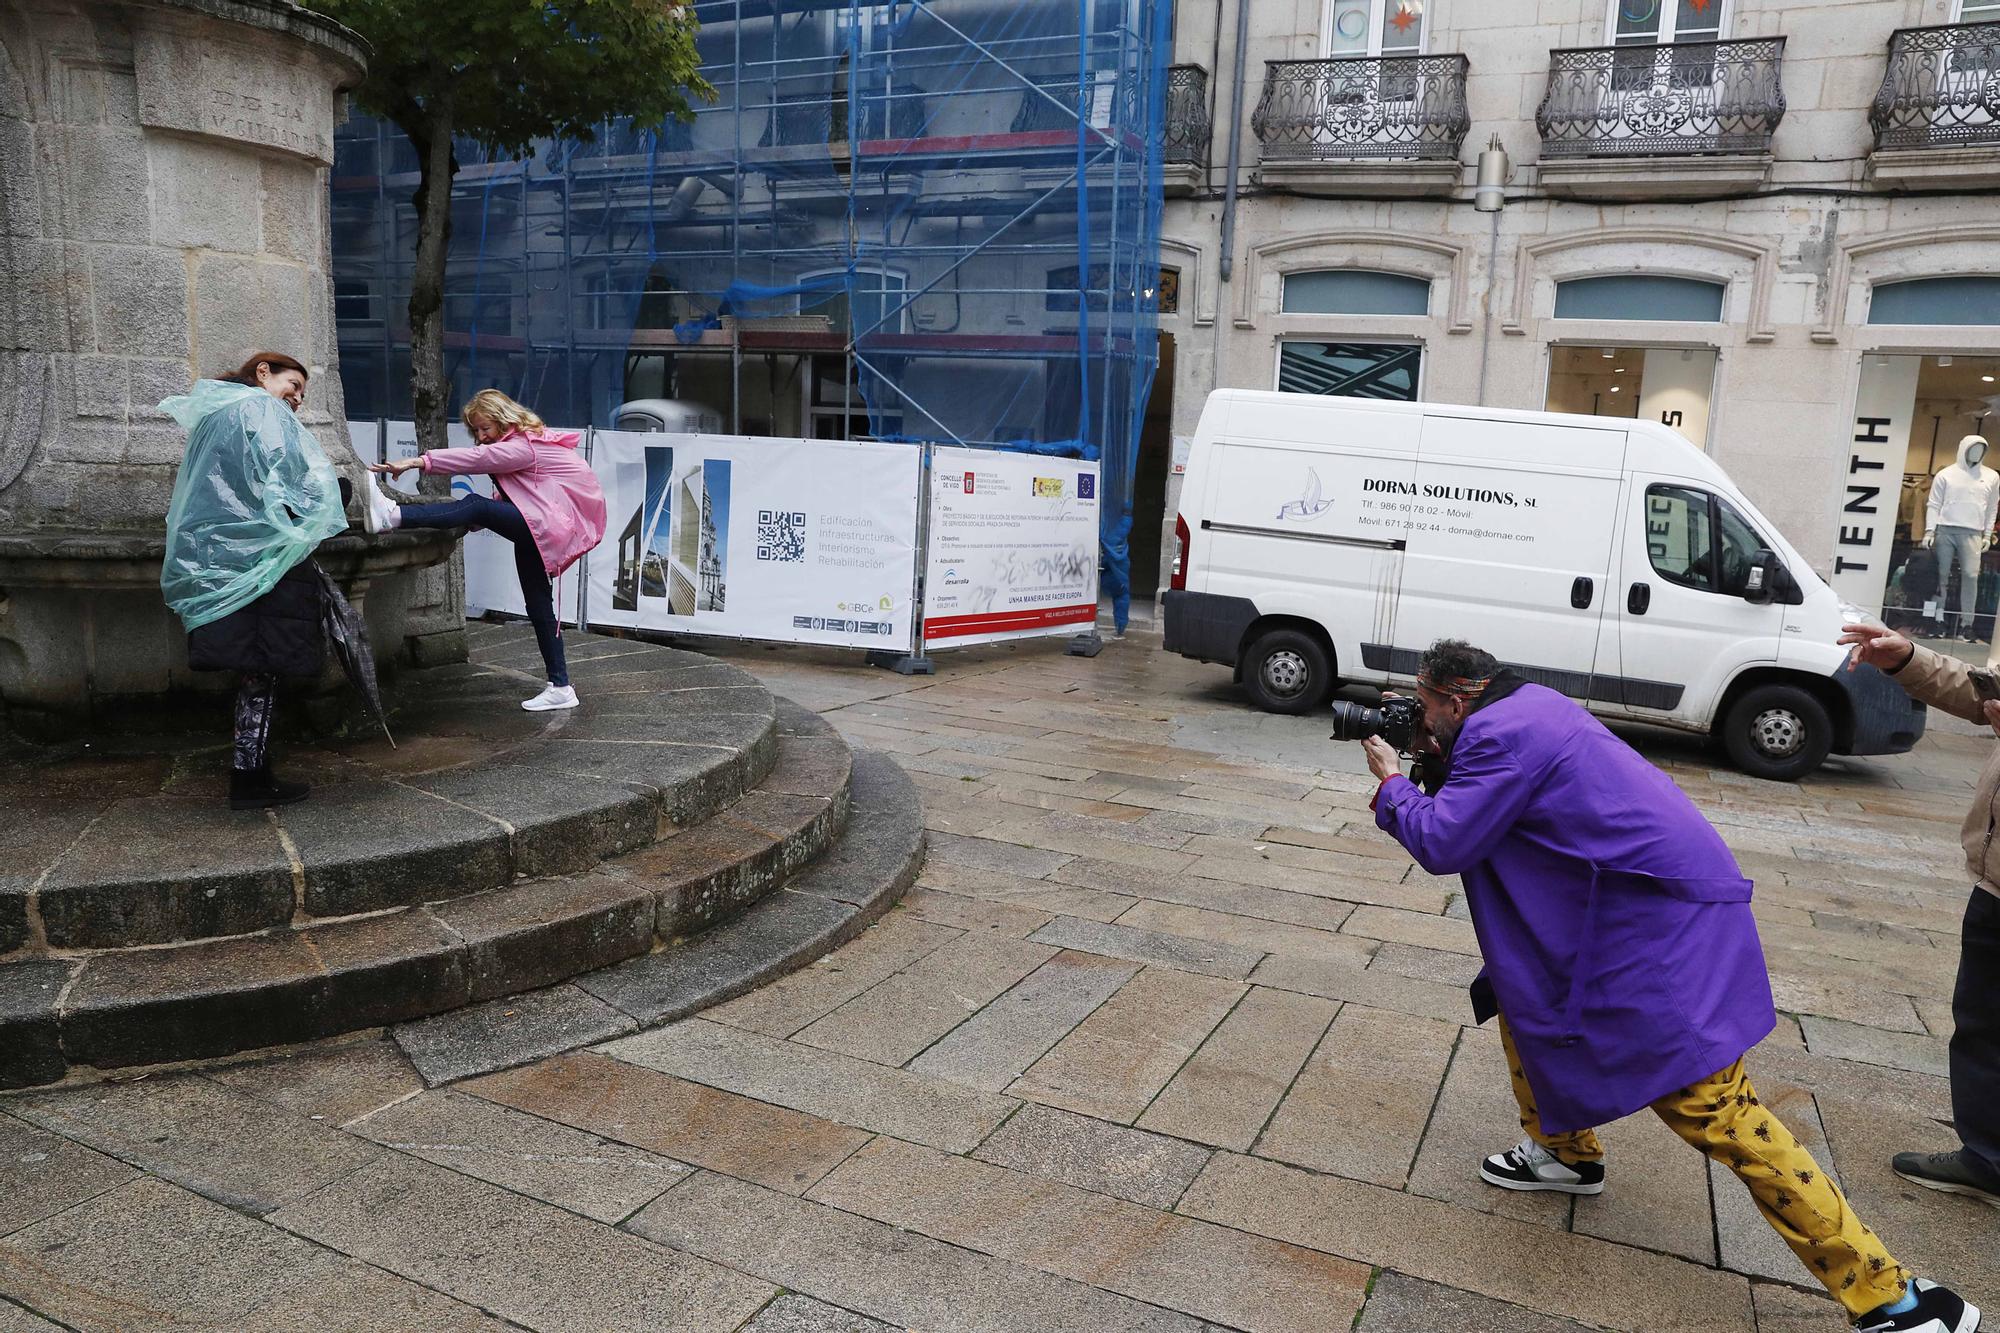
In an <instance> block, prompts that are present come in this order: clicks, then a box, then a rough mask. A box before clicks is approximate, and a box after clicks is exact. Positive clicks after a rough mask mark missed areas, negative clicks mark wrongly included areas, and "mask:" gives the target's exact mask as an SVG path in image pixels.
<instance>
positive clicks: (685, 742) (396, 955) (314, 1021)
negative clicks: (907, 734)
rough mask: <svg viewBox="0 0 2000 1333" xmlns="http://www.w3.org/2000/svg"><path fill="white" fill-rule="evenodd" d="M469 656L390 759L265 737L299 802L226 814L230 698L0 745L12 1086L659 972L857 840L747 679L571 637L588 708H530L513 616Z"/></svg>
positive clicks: (411, 692)
mask: <svg viewBox="0 0 2000 1333" xmlns="http://www.w3.org/2000/svg"><path fill="white" fill-rule="evenodd" d="M469 638H470V641H471V644H472V660H471V661H470V662H468V663H465V664H462V665H456V666H449V667H440V668H435V669H432V670H427V671H415V672H405V673H403V674H402V676H401V677H399V678H398V680H397V681H396V682H395V684H394V686H393V688H392V689H391V691H390V694H389V699H390V707H391V717H390V725H391V727H392V728H393V729H394V731H395V734H396V739H397V747H396V748H394V749H392V748H391V747H390V746H389V744H388V742H387V741H386V740H385V739H384V738H383V737H382V735H381V732H380V729H379V728H375V727H374V726H373V725H372V723H359V722H357V723H356V724H355V725H354V726H353V727H351V728H350V734H348V735H345V736H343V737H340V738H336V739H328V740H324V741H321V742H318V743H313V744H306V743H294V744H286V743H285V742H286V739H287V737H286V735H285V728H283V727H282V726H281V728H280V735H279V738H278V742H277V745H276V747H275V750H274V753H275V756H276V762H277V766H278V768H279V771H280V772H282V773H284V774H286V775H287V776H296V777H299V778H303V779H304V780H307V781H310V782H311V783H313V785H314V790H313V793H312V796H311V798H310V799H309V800H307V801H305V802H302V803H300V804H298V805H294V806H288V807H284V808H281V809H277V810H271V811H260V812H233V811H231V810H230V809H229V808H228V806H227V802H226V800H225V799H224V795H225V792H226V788H227V773H226V768H227V764H228V750H227V747H226V744H225V743H224V741H225V736H224V734H223V727H224V724H225V721H226V718H225V716H224V712H223V709H222V708H221V706H218V708H217V715H216V730H215V733H214V734H213V735H206V736H201V737H197V738H194V739H187V738H182V739H180V740H179V741H173V740H162V739H159V738H152V737H147V738H139V739H134V740H131V741H128V742H125V743H123V744H121V745H119V746H116V747H111V748H109V749H107V748H106V747H102V746H99V747H92V748H88V749H86V748H83V747H69V748H61V747H52V748H33V747H28V746H25V745H16V746H15V747H14V748H12V749H11V750H9V751H7V752H6V753H5V754H4V755H0V809H5V810H6V811H7V815H8V817H7V818H6V819H5V820H0V1052H8V1051H11V1052H12V1054H11V1055H10V1054H5V1053H0V1087H4V1086H10V1085H20V1084H22V1083H40V1082H47V1081H50V1080H51V1079H53V1078H60V1077H62V1076H63V1075H64V1073H65V1072H66V1071H67V1070H68V1069H69V1068H70V1067H71V1066H77V1065H85V1066H92V1067H96V1068H114V1067H121V1066H126V1065H131V1064H140V1063H153V1062H158V1061H164V1060H181V1059H191V1058H201V1057H206V1056H212V1055H222V1054H228V1053H232V1052H235V1051H239V1050H244V1049H249V1048H251V1047H257V1046H265V1045H272V1044H278V1043H284V1042H293V1041H300V1040H307V1039H311V1038H314V1037H318V1036H323V1035H327V1034H330V1033H334V1032H340V1031H346V1030H351V1029H354V1028H359V1027H372V1026H378V1025H381V1024H384V1023H395V1022H402V1021H406V1020H411V1019H416V1018H420V1017H423V1016H425V1015H431V1014H437V1013H440V1012H442V1011H445V1010H449V1009H453V1008H456V1007H459V1006H463V1005H466V1004H470V1003H474V1002H477V1001H482V1000H487V999H491V998H493V997H496V996H501V995H507V994H511V993H513V992H516V991H520V990H524V989H528V988H531V987H538V986H547V985H549V984H551V983H553V982H556V981H560V980H563V979H565V978H567V977H571V976H575V975H577V974H579V973H582V972H585V971H588V970H590V969H594V968H603V967H606V966H608V965H610V964H612V963H616V962H618V961H620V960H624V959H635V958H637V957H638V956H640V955H648V954H654V953H656V952H657V951H658V950H659V949H660V948H661V947H662V946H670V945H673V944H675V943H676V942H678V941H680V940H682V939H683V938H685V937H687V936H689V935H691V934H693V933H694V932H696V931H699V930H701V929H703V928H705V927H707V926H710V925H713V924H715V923H717V922H719V921H722V920H724V919H726V918H728V917H730V916H732V915H734V914H736V913H738V912H740V911H742V910H743V909H744V908H745V907H747V906H749V905H750V904H752V903H754V902H756V901H757V900H758V899H759V898H762V897H764V896H765V895H767V894H769V893H770V892H771V891H772V890H774V889H776V888H778V887H780V886H781V885H783V884H784V883H785V882H786V880H787V879H788V878H789V877H794V876H797V875H799V874H800V872H802V871H804V870H806V869H807V868H808V867H810V866H813V865H814V863H816V862H820V861H821V860H822V858H824V857H825V854H827V853H828V852H829V850H830V849H832V848H833V847H834V844H835V842H836V841H837V840H839V839H840V838H841V836H842V834H843V832H844V831H845V829H846V825H847V818H848V808H849V794H850V788H851V786H852V785H853V783H854V781H855V778H854V767H855V766H854V757H853V756H852V755H851V754H850V752H849V751H848V748H847V746H846V745H845V743H844V742H842V741H841V740H840V739H839V737H838V736H837V735H835V734H834V733H833V732H832V730H831V728H830V727H828V726H827V725H826V724H825V723H824V722H822V721H821V720H820V719H819V718H817V717H816V716H815V715H813V714H811V713H808V712H805V711H804V710H800V709H796V708H795V707H793V706H792V705H789V704H786V703H784V701H782V700H778V699H775V698H774V697H773V696H772V695H771V694H770V692H769V691H767V690H765V689H764V688H763V687H762V686H761V685H759V684H758V683H757V682H756V681H755V680H754V679H752V678H751V677H750V676H748V675H747V674H745V673H744V672H742V671H739V670H737V669H736V668H734V667H730V666H726V665H723V664H721V663H717V662H715V661H712V660H711V659H708V658H705V657H701V656H699V655H697V654H694V653H689V652H683V651H679V650H676V649H671V648H665V647H661V646H658V645H653V644H646V643H641V642H637V641H631V640H621V639H610V638H603V637H598V636H590V635H575V636H573V637H572V638H571V640H570V645H569V647H570V654H569V656H570V669H571V676H572V679H573V680H574V682H575V684H576V686H577V689H578V692H579V693H580V694H581V695H582V696H583V698H584V700H585V703H584V706H583V707H581V708H578V709H575V710H572V711H568V712H558V713H543V714H533V713H528V712H525V711H523V710H522V709H521V708H520V707H519V702H520V700H521V699H523V698H525V697H527V696H528V695H530V694H532V693H533V692H534V691H535V690H536V688H538V687H539V685H540V683H541V681H540V669H539V668H540V659H539V656H538V654H537V653H536V650H535V646H534V640H533V637H532V635H531V634H530V633H529V632H528V631H527V629H526V627H524V626H473V627H471V629H470V634H469ZM891 767H893V766H891ZM895 776H896V777H897V778H900V776H901V775H900V774H896V775H895ZM904 781H905V782H906V781H907V780H906V779H905V780H904ZM912 804H913V803H912ZM914 839H915V841H913V842H912V843H911V848H912V850H911V851H908V852H906V853H905V854H904V860H909V859H911V857H913V856H915V855H920V845H921V830H920V829H917V830H915V831H914ZM905 840H906V841H907V840H908V838H907V837H906V838H905ZM827 859H831V860H837V859H838V858H827ZM904 882H907V881H906V880H905V881H904ZM850 896H852V895H850ZM885 905H886V904H885ZM639 961H643V962H647V963H652V962H654V959H652V958H643V959H639ZM676 984H678V983H676ZM635 1003H639V1004H642V1005H643V1004H645V1003H649V1002H648V1001H645V1000H644V999H638V1000H635Z"/></svg>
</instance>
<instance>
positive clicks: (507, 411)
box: [458, 389, 549, 433]
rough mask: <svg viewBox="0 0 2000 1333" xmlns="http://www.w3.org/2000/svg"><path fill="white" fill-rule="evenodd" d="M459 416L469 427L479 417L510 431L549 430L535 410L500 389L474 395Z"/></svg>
mask: <svg viewBox="0 0 2000 1333" xmlns="http://www.w3.org/2000/svg"><path fill="white" fill-rule="evenodd" d="M458 415H459V419H460V420H461V421H463V422H464V423H465V424H466V426H467V427H470V426H471V425H472V419H473V418H474V417H479V418H480V419H482V420H485V421H490V422H492V423H493V424H494V425H496V426H502V427H505V428H506V429H507V430H509V431H517V430H518V431H523V432H528V433H532V432H535V431H543V430H547V429H548V428H549V427H548V423H547V422H545V421H543V420H542V419H541V418H540V417H538V416H536V415H535V414H534V412H533V410H531V409H529V408H526V407H523V406H521V405H520V404H519V403H517V402H515V401H514V400H513V399H512V398H509V397H508V396H507V395H506V394H504V393H501V392H500V391H499V390H498V389H481V390H480V391H479V392H478V393H475V394H473V395H472V397H471V398H469V399H467V400H466V403H465V407H464V408H463V409H462V410H461V411H460V412H459V414H458Z"/></svg>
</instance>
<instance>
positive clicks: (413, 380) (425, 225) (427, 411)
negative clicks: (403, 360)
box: [403, 98, 458, 451]
mask: <svg viewBox="0 0 2000 1333" xmlns="http://www.w3.org/2000/svg"><path fill="white" fill-rule="evenodd" d="M403 128H404V131H405V132H406V133H408V134H409V136H410V141H411V143H412V144H413V145H414V146H415V147H416V150H417V161H418V163H419V168H418V177H417V193H416V198H415V203H416V206H417V262H416V271H415V272H414V273H413V274H412V275H411V278H410V406H411V408H412V409H413V414H414V415H415V417H416V422H417V448H418V449H420V450H424V451H429V450H431V449H442V448H444V446H445V422H446V421H447V419H448V418H447V412H448V409H449V408H450V406H451V400H450V394H451V386H450V384H448V383H447V382H446V381H445V376H444V261H445V255H446V253H447V252H448V251H449V249H450V246H451V182H452V178H453V177H454V176H456V175H457V174H458V161H457V158H456V157H454V155H453V154H452V151H451V132H452V108H451V104H450V101H449V100H448V99H443V98H440V99H438V100H437V101H436V102H434V103H433V104H432V105H430V106H428V107H426V108H425V109H424V120H423V123H422V124H420V125H405V126H404V127H403Z"/></svg>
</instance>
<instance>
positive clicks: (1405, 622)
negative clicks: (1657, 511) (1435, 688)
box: [1363, 414, 1625, 700]
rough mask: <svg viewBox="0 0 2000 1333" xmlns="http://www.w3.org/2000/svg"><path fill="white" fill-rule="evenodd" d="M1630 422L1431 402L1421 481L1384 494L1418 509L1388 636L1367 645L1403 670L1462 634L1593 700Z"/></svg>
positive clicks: (1368, 652) (1375, 657)
mask: <svg viewBox="0 0 2000 1333" xmlns="http://www.w3.org/2000/svg"><path fill="white" fill-rule="evenodd" d="M1624 462H1625V432H1624V431H1622V430H1615V429H1610V430H1608V429H1605V428H1604V427H1603V426H1601V425H1581V424H1580V425H1576V426H1570V425H1567V424H1562V425H1558V424H1551V423H1545V422H1521V421H1494V420H1488V419H1483V418H1473V417H1456V416H1449V415H1444V414H1435V415H1433V414H1427V415H1426V416H1425V418H1424V426H1423V435H1422V440H1421V442H1420V446H1419V450H1418V457H1417V469H1416V477H1415V485H1414V487H1413V488H1412V489H1411V491H1410V492H1409V493H1407V494H1395V495H1390V494H1382V495H1377V496H1375V497H1374V498H1375V500H1376V502H1377V504H1378V505H1379V506H1381V507H1383V508H1394V507H1400V508H1401V509H1402V511H1403V512H1405V513H1407V514H1408V516H1409V519H1410V535H1409V547H1408V550H1407V551H1405V553H1404V556H1403V580H1402V588H1401V592H1400V595H1399V597H1398V598H1397V602H1396V616H1395V635H1394V638H1393V639H1392V640H1385V641H1382V642H1379V643H1375V644H1371V645H1368V646H1367V647H1365V648H1364V649H1363V655H1364V657H1365V658H1368V659H1370V660H1369V665H1371V666H1375V665H1376V664H1377V663H1380V664H1381V665H1382V667H1383V668H1384V669H1387V670H1388V671H1390V672H1391V673H1392V674H1393V675H1395V676H1397V677H1411V676H1414V675H1415V673H1416V662H1417V656H1418V654H1420V653H1421V652H1422V651H1423V649H1424V648H1425V647H1426V646H1428V645H1429V644H1430V643H1431V642H1433V641H1434V640H1437V639H1444V638H1454V639H1465V640H1467V641H1469V642H1471V643H1472V644H1474V645H1475V646H1477V647H1480V648H1484V649H1485V650H1486V651H1488V652H1490V653H1492V654H1493V655H1494V656H1495V657H1497V658H1499V659H1500V660H1501V661H1502V662H1505V663H1507V664H1509V665H1512V666H1514V667H1516V668H1517V669H1520V670H1521V671H1522V672H1523V674H1525V675H1527V676H1528V677H1529V678H1530V679H1532V680H1535V681H1536V682H1538V683H1540V684H1543V685H1547V686H1548V687H1550V688H1551V689H1557V690H1561V691H1562V692H1563V693H1564V694H1567V695H1569V696H1571V697H1572V698H1575V699H1579V700H1581V699H1587V698H1588V697H1589V696H1590V692H1591V676H1592V673H1593V671H1594V670H1595V669H1596V659H1597V645H1598V640H1599V626H1600V622H1601V621H1602V619H1603V616H1604V608H1605V604H1606V601H1607V598H1608V596H1609V593H1610V589H1609V588H1608V586H1607V582H1608V579H1609V577H1610V574H1611V568H1612V559H1611V558H1612V550H1613V544H1614V538H1615V536H1616V534H1617V529H1618V519H1619V504H1618V496H1619V491H1620V487H1621V484H1622V479H1623V478H1622V473H1623V469H1624Z"/></svg>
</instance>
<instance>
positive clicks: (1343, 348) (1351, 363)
mask: <svg viewBox="0 0 2000 1333" xmlns="http://www.w3.org/2000/svg"><path fill="white" fill-rule="evenodd" d="M1423 360H1424V349H1423V348H1422V347H1421V346H1419V345H1418V344H1416V343H1364V342H1319V341H1303V340H1295V339H1290V338H1288V339H1286V340H1285V341H1284V342H1281V343H1279V344H1278V388H1279V390H1280V391H1282V392H1284V393H1317V394H1325V395H1328V396H1330V397H1335V398H1379V399H1383V400H1386V401H1388V402H1394V403H1414V402H1416V401H1417V393H1418V390H1419V388H1420V387H1421V381H1422V372H1423Z"/></svg>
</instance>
